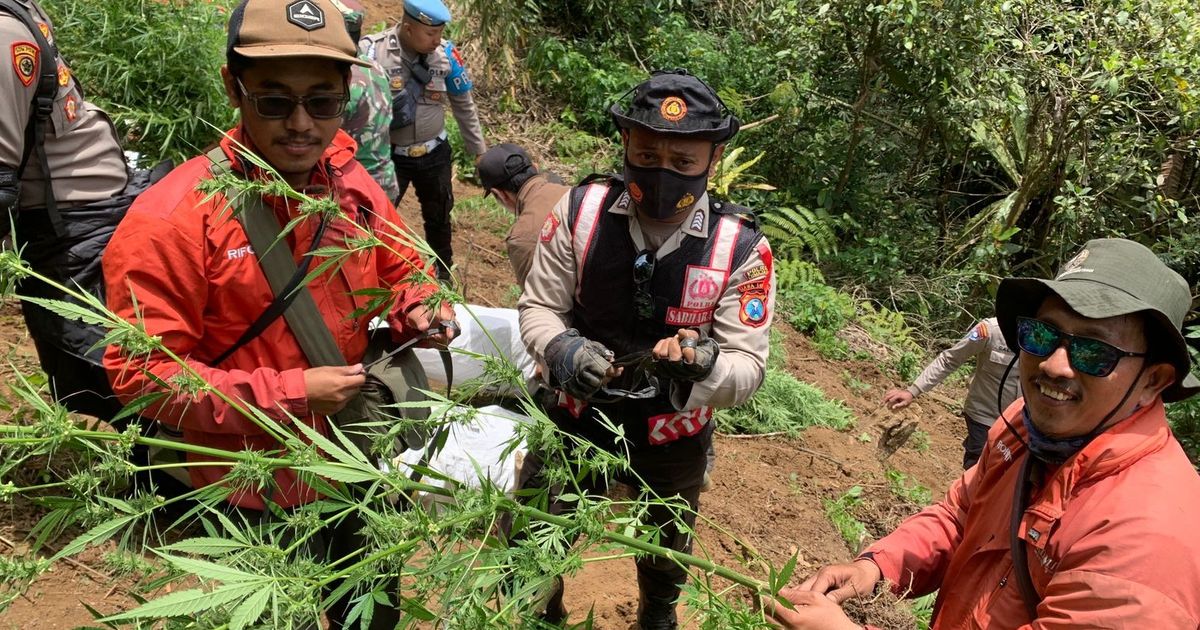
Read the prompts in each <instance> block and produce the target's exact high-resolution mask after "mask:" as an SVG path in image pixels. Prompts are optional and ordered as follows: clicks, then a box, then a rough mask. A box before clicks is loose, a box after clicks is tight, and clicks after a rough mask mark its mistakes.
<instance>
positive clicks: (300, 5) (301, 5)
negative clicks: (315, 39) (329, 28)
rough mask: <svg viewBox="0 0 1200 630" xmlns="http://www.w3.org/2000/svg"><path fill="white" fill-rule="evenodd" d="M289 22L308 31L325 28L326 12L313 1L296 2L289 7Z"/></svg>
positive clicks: (300, 0) (301, 0)
mask: <svg viewBox="0 0 1200 630" xmlns="http://www.w3.org/2000/svg"><path fill="white" fill-rule="evenodd" d="M287 21H289V22H291V23H292V24H295V25H296V26H299V27H300V28H302V29H304V30H306V31H315V30H317V29H319V28H325V11H323V10H322V9H321V7H319V6H317V4H316V3H315V2H313V1H312V0H296V2H293V3H291V4H289V5H287Z"/></svg>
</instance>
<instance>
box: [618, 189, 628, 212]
mask: <svg viewBox="0 0 1200 630" xmlns="http://www.w3.org/2000/svg"><path fill="white" fill-rule="evenodd" d="M614 207H615V208H616V209H618V210H628V209H629V193H627V192H623V193H621V196H620V197H617V203H616V205H615V206H614Z"/></svg>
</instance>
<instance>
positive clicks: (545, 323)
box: [517, 195, 576, 362]
mask: <svg viewBox="0 0 1200 630" xmlns="http://www.w3.org/2000/svg"><path fill="white" fill-rule="evenodd" d="M569 199H570V196H569V195H568V196H567V197H563V199H562V200H561V201H559V202H558V204H557V205H556V206H554V210H552V211H551V212H550V215H549V216H547V217H546V222H545V223H544V224H543V225H542V231H541V234H540V235H539V237H538V246H537V247H536V248H535V249H534V253H533V267H532V268H531V269H530V270H529V275H528V276H527V277H526V278H525V287H524V292H523V293H522V294H521V299H520V300H519V301H518V302H517V309H518V311H519V314H520V322H521V340H522V341H524V342H525V347H526V348H528V349H529V353H530V354H531V355H533V356H534V358H535V359H536V360H538V361H539V362H540V361H543V360H544V358H543V357H544V352H545V350H546V344H547V343H549V342H550V340H551V339H553V338H554V337H555V336H556V335H558V334H559V333H561V332H562V331H564V330H566V329H567V326H568V325H569V324H570V313H571V307H572V306H573V305H574V303H575V297H574V296H575V273H576V270H575V252H574V248H573V247H572V245H571V230H570V226H568V225H566V224H565V223H566V221H565V217H566V216H567V204H568V200H569Z"/></svg>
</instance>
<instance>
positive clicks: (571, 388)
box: [546, 328, 613, 400]
mask: <svg viewBox="0 0 1200 630" xmlns="http://www.w3.org/2000/svg"><path fill="white" fill-rule="evenodd" d="M612 359H613V354H612V352H611V351H610V350H609V349H608V348H605V347H604V344H602V343H599V342H597V341H592V340H591V339H588V338H586V337H581V336H579V331H578V330H575V329H574V328H568V329H566V330H564V331H563V332H561V333H559V334H558V335H557V336H556V337H554V338H553V339H551V340H550V343H548V344H546V369H547V371H549V378H550V385H552V386H554V387H557V388H558V389H561V390H562V391H564V392H566V393H567V394H569V395H571V396H573V397H575V398H581V399H584V400H587V399H588V398H591V397H592V396H593V395H594V394H595V393H596V391H597V390H599V389H600V386H601V384H602V383H603V381H604V377H605V375H606V374H607V373H608V371H609V370H610V369H612Z"/></svg>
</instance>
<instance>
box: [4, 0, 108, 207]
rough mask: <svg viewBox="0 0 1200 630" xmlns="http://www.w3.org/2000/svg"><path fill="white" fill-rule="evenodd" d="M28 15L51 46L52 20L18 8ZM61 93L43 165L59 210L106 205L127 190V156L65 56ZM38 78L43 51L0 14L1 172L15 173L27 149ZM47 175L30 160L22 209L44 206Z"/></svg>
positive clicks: (30, 5)
mask: <svg viewBox="0 0 1200 630" xmlns="http://www.w3.org/2000/svg"><path fill="white" fill-rule="evenodd" d="M17 2H18V4H21V5H22V6H24V7H26V8H27V9H29V12H30V14H31V15H32V16H33V20H34V22H35V23H36V24H37V25H38V27H39V29H40V30H41V32H42V35H43V36H45V38H46V40H47V41H49V42H50V43H51V44H53V43H54V30H53V27H52V25H51V22H50V18H49V16H47V15H46V13H45V11H43V10H42V8H41V7H40V6H38V5H37V3H36V2H33V0H17ZM56 62H57V65H58V69H57V72H58V86H57V88H58V93H57V95H56V96H55V99H54V105H53V110H52V111H51V113H50V120H49V121H47V123H46V124H45V125H44V130H45V136H44V137H45V140H44V143H45V144H44V146H45V150H46V159H47V161H48V163H49V165H50V170H51V172H52V173H53V186H54V188H53V190H54V197H55V200H56V202H57V203H59V204H62V205H79V204H85V203H91V202H95V201H100V200H104V199H109V198H111V197H113V196H115V195H117V194H119V193H120V192H121V191H122V190H124V188H125V183H126V180H127V178H128V175H127V174H126V170H125V156H124V154H123V153H122V151H121V145H120V143H119V142H118V140H117V134H116V130H115V129H114V128H113V125H112V122H111V121H109V119H108V116H107V115H106V114H105V113H104V112H103V111H101V110H100V109H99V108H97V107H95V106H93V105H92V104H90V103H88V102H87V101H85V100H84V99H83V92H82V90H81V89H80V86H79V84H78V83H77V82H76V80H75V76H74V74H72V72H71V70H70V68H69V67H68V66H67V64H66V62H65V61H63V59H62V57H61V56H58V57H56ZM40 73H41V51H40V49H39V48H38V44H37V40H36V39H35V38H34V37H33V35H32V34H31V33H30V32H29V30H28V29H27V28H26V27H25V24H24V23H22V22H21V21H20V20H18V19H17V18H16V17H14V16H12V15H10V14H9V13H8V12H6V11H0V166H4V167H6V168H11V169H14V170H16V169H17V168H19V167H20V165H21V156H22V154H23V152H24V149H25V125H26V123H27V122H28V121H29V117H30V116H32V115H33V114H34V112H33V98H34V94H35V92H36V91H37V85H38V76H39V74H40ZM45 177H46V175H45V174H44V173H43V172H42V164H41V162H40V161H39V160H38V159H37V155H36V153H34V152H31V153H30V155H29V160H28V162H27V163H26V165H25V171H24V176H23V177H22V178H21V197H20V202H19V205H20V207H21V208H37V207H41V206H43V205H45V195H44V186H45Z"/></svg>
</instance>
